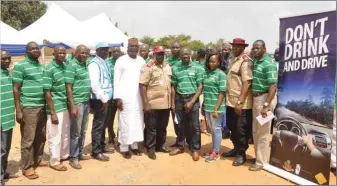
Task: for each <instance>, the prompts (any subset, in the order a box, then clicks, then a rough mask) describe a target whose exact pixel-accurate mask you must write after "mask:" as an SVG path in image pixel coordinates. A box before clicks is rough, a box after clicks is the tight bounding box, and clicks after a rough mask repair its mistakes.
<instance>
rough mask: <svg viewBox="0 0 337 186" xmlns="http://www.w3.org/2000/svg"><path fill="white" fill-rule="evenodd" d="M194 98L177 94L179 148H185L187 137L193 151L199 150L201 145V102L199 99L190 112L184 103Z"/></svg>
mask: <svg viewBox="0 0 337 186" xmlns="http://www.w3.org/2000/svg"><path fill="white" fill-rule="evenodd" d="M191 100H192V97H189V98H184V97H183V96H180V95H177V96H176V113H175V114H176V117H177V120H178V124H176V129H177V133H178V135H177V141H176V144H177V145H178V148H181V149H183V148H184V146H185V138H186V141H187V144H188V145H189V148H190V149H191V151H193V152H199V151H200V146H201V134H200V121H199V108H200V103H199V100H197V101H196V102H195V103H194V105H193V106H192V108H191V110H190V112H188V113H186V112H185V108H184V105H185V104H186V103H188V102H189V101H191Z"/></svg>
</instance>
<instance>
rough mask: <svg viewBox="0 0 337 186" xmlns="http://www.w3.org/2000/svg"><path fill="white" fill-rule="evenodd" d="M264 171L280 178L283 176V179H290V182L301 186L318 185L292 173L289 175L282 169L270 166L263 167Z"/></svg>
mask: <svg viewBox="0 0 337 186" xmlns="http://www.w3.org/2000/svg"><path fill="white" fill-rule="evenodd" d="M263 169H264V170H266V171H268V172H271V173H273V174H276V175H278V176H281V177H283V178H286V179H288V180H290V181H292V182H294V183H296V184H299V185H317V184H316V183H314V182H311V181H309V180H306V179H303V178H301V177H299V176H296V175H294V174H292V173H289V172H287V171H284V170H282V169H279V168H277V167H274V166H272V165H270V164H266V165H263Z"/></svg>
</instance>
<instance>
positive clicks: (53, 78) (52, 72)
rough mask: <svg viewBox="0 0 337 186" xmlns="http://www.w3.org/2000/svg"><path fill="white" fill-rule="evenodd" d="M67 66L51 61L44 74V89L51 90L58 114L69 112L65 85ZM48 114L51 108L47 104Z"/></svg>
mask: <svg viewBox="0 0 337 186" xmlns="http://www.w3.org/2000/svg"><path fill="white" fill-rule="evenodd" d="M65 70H66V66H65V65H64V64H61V65H59V64H57V63H56V62H55V60H53V61H51V62H50V63H49V64H48V65H47V67H46V69H45V71H44V73H43V89H44V90H50V93H51V97H52V101H53V105H54V109H55V112H56V113H59V112H62V111H65V110H67V94H66V85H65V83H64V75H65ZM46 108H47V109H46V111H47V114H50V109H49V106H48V105H47V104H46Z"/></svg>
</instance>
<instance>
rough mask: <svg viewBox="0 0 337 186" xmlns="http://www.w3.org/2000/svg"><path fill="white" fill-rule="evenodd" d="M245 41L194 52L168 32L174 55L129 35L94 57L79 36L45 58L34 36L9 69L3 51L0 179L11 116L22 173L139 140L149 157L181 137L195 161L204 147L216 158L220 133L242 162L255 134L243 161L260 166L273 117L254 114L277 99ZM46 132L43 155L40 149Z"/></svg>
mask: <svg viewBox="0 0 337 186" xmlns="http://www.w3.org/2000/svg"><path fill="white" fill-rule="evenodd" d="M246 47H248V44H246V43H245V40H243V39H240V38H235V39H233V42H232V43H225V44H223V46H222V48H221V49H220V50H216V49H213V48H211V47H207V48H206V50H204V49H200V50H199V51H198V53H197V54H198V55H197V57H196V59H194V60H192V57H191V54H192V53H191V50H190V49H188V48H184V47H181V45H180V43H179V42H178V41H175V42H173V43H172V45H171V56H166V55H165V48H164V47H163V46H155V47H154V49H153V58H151V57H149V46H148V45H141V46H139V42H138V39H137V38H131V39H129V40H128V47H127V54H125V55H121V50H120V48H119V47H117V46H113V47H110V46H109V44H108V43H106V42H99V43H97V44H96V56H94V57H92V58H89V59H88V56H89V49H88V48H87V47H86V46H84V45H79V46H77V47H76V50H75V53H74V56H73V57H72V58H71V59H69V60H68V59H66V50H65V48H64V47H62V46H57V47H55V48H54V52H53V56H54V59H53V60H52V61H51V62H50V63H49V64H48V65H47V66H46V67H44V66H43V65H41V64H40V62H39V60H38V59H39V57H40V55H41V53H40V48H39V45H38V44H37V43H35V42H30V43H28V44H27V46H26V53H27V55H26V57H25V59H24V60H23V61H21V62H19V63H17V64H16V65H15V66H14V68H13V72H12V75H10V73H9V71H8V68H9V64H10V63H11V55H10V53H9V52H8V51H5V50H1V161H2V164H1V181H2V183H3V179H4V178H5V179H6V178H9V177H10V175H9V174H8V173H7V160H8V154H9V151H10V146H11V139H12V132H13V128H14V126H15V120H16V121H17V122H18V123H19V124H20V131H21V170H22V174H23V175H24V176H26V177H27V178H28V179H37V178H38V177H39V175H38V174H37V173H36V171H35V168H36V167H38V166H50V167H51V168H53V169H55V170H57V171H66V170H67V167H66V166H65V165H64V164H63V163H62V162H63V161H64V160H69V165H70V166H71V167H73V168H74V169H81V168H82V166H81V164H80V161H82V160H88V159H91V158H94V159H97V160H99V161H109V157H108V156H106V155H105V153H114V152H115V151H116V148H117V146H119V151H120V152H121V154H122V156H123V157H124V158H126V159H129V158H131V156H132V154H134V155H137V156H141V155H142V153H143V152H142V151H141V150H140V149H139V148H138V144H139V143H140V142H143V144H144V146H145V147H146V149H147V155H148V157H149V158H150V159H153V160H155V159H156V152H163V153H169V155H171V156H174V155H178V154H181V153H183V152H184V151H185V142H186V143H187V146H188V148H189V150H190V152H191V155H192V159H193V160H194V161H198V160H199V157H200V156H203V157H205V161H207V162H214V161H216V160H218V159H219V158H220V143H221V139H222V136H223V135H222V132H224V133H226V134H227V135H228V136H230V140H231V141H232V143H233V146H234V148H233V149H232V150H230V151H228V152H224V153H223V154H222V156H223V157H236V158H235V160H234V161H233V166H239V165H242V164H244V163H245V162H246V161H247V160H246V154H245V153H246V150H247V149H248V143H249V140H253V141H254V148H255V155H256V160H252V161H253V162H255V163H254V164H253V165H252V166H250V167H249V170H251V171H258V170H261V169H262V168H263V165H264V164H265V163H267V161H268V152H269V148H268V145H269V139H268V137H269V133H270V130H271V122H267V123H266V124H264V125H260V124H259V123H258V121H257V120H256V119H254V118H256V117H257V116H258V115H262V117H266V116H267V112H268V111H273V110H274V108H275V106H276V89H277V77H278V72H277V68H278V67H277V63H276V62H275V61H274V60H273V59H272V58H271V57H270V56H269V55H268V54H267V53H266V45H265V42H264V41H263V40H257V41H255V42H254V44H253V46H252V48H251V52H250V53H246V52H245V48H246ZM109 52H111V57H109ZM90 110H91V111H92V112H93V122H92V130H91V139H92V141H91V145H92V152H91V155H87V154H85V153H84V151H83V147H84V142H85V136H86V131H87V125H88V120H89V113H90ZM117 111H118V113H119V114H118V131H117V138H118V144H115V138H116V134H115V132H114V126H113V125H114V118H115V115H116V112H117ZM170 114H171V116H172V120H173V123H174V129H175V133H176V136H177V137H176V142H175V144H173V145H171V147H172V148H174V149H173V150H171V149H169V148H168V147H167V146H166V135H167V131H166V128H167V126H168V122H169V118H170ZM201 119H204V120H206V123H207V126H208V128H209V129H210V131H211V134H212V144H213V147H212V150H211V152H209V153H203V154H200V152H201V130H200V122H201V121H200V120H201ZM106 128H107V129H108V139H109V140H108V142H107V143H106V142H105V136H106ZM46 141H48V143H49V154H50V159H49V162H48V161H45V160H43V156H42V155H43V150H44V145H45V142H46ZM129 148H130V149H129Z"/></svg>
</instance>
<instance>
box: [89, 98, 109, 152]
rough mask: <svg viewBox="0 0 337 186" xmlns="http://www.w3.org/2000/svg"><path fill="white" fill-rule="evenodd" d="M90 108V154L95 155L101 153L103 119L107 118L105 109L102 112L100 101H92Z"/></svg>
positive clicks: (103, 128)
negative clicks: (92, 117) (91, 109)
mask: <svg viewBox="0 0 337 186" xmlns="http://www.w3.org/2000/svg"><path fill="white" fill-rule="evenodd" d="M91 103H92V107H93V109H94V119H93V121H92V129H91V142H92V143H91V145H92V150H91V151H92V154H93V155H97V154H99V153H102V152H103V146H102V141H104V136H103V133H104V130H105V127H104V126H105V119H106V116H107V109H105V110H104V111H103V112H102V111H101V108H102V105H103V103H102V101H101V100H92V102H91Z"/></svg>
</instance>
